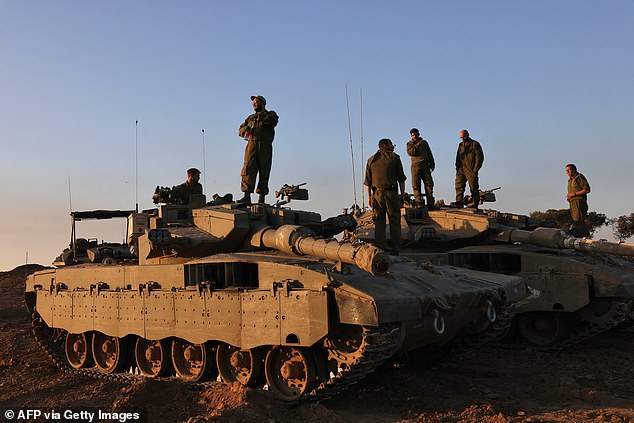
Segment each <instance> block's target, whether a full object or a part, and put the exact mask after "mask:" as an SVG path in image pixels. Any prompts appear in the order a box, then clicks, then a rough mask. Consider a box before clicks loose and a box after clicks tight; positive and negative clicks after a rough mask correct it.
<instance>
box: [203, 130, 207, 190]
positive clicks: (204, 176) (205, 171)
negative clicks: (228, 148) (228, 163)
mask: <svg viewBox="0 0 634 423" xmlns="http://www.w3.org/2000/svg"><path fill="white" fill-rule="evenodd" d="M205 186H207V170H206V169H205V128H203V194H204V193H205Z"/></svg>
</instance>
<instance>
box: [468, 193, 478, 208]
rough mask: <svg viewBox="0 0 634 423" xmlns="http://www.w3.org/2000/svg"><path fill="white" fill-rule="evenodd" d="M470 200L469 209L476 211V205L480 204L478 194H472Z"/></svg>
mask: <svg viewBox="0 0 634 423" xmlns="http://www.w3.org/2000/svg"><path fill="white" fill-rule="evenodd" d="M471 197H472V200H471V204H469V208H470V209H476V210H477V209H478V205H479V204H480V196H479V195H478V194H473V195H472V196H471Z"/></svg>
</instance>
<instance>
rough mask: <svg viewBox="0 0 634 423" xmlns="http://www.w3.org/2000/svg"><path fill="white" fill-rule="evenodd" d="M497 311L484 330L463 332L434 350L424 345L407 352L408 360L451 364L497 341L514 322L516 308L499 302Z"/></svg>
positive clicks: (439, 364)
mask: <svg viewBox="0 0 634 423" xmlns="http://www.w3.org/2000/svg"><path fill="white" fill-rule="evenodd" d="M495 311H496V315H497V318H496V319H495V321H494V322H492V323H491V324H489V325H488V326H487V327H486V328H485V329H484V330H482V331H477V332H472V333H463V334H462V335H459V336H457V337H456V338H454V339H452V340H451V341H449V342H448V343H446V344H444V345H442V346H440V347H438V348H434V349H433V350H429V349H428V348H426V347H423V348H422V349H420V350H414V351H411V352H409V353H405V356H406V357H405V359H406V361H411V360H414V361H415V362H416V361H421V362H432V363H433V366H443V365H446V364H450V363H451V362H453V361H454V360H457V359H459V358H461V357H462V356H464V355H465V354H467V353H469V352H471V351H474V350H477V349H478V348H480V347H482V346H484V345H489V344H491V343H492V342H495V341H497V340H498V339H500V338H501V337H502V336H503V335H504V334H505V333H506V332H507V331H508V329H509V328H510V327H511V325H512V324H513V318H514V317H515V309H514V308H512V307H508V306H506V305H503V304H499V305H497V306H496V307H495Z"/></svg>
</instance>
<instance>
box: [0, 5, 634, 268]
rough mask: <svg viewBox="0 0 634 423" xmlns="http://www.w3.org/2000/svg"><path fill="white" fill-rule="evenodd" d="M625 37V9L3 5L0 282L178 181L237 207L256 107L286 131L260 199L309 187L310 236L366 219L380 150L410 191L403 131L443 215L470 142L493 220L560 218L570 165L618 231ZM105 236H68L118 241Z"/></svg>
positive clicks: (629, 99) (624, 159)
mask: <svg viewBox="0 0 634 423" xmlns="http://www.w3.org/2000/svg"><path fill="white" fill-rule="evenodd" d="M633 20H634V0H612V1H609V2H599V1H594V0H592V1H590V0H555V1H553V0H535V1H530V2H527V1H521V2H520V1H508V0H497V1H494V0H480V1H470V0H446V1H423V0H416V1H400V0H394V1H390V2H387V1H373V0H366V1H354V0H350V1H341V0H336V1H335V0H332V1H331V0H320V1H294V0H287V1H277V0H269V1H267V2H256V1H241V0H236V1H231V2H228V1H212V0H207V1H195V0H189V1H179V2H175V1H158V0H157V1H143V0H138V1H133V2H130V1H123V0H111V1H107V2H106V1H85V0H81V1H80V0H77V1H71V0H59V1H44V0H41V1H35V0H0V61H1V62H0V192H1V193H2V200H1V202H2V213H1V218H0V270H11V269H13V268H14V267H16V266H18V265H21V264H24V263H25V262H27V261H28V262H29V263H39V264H43V265H48V264H50V263H51V262H52V261H53V259H54V258H55V256H57V255H58V254H59V253H60V252H61V250H62V249H63V248H65V247H67V246H68V242H69V237H70V217H69V212H70V210H71V209H72V210H95V209H134V208H135V204H137V203H138V204H139V208H140V209H148V208H152V207H154V205H153V203H152V194H153V192H154V189H155V187H156V186H159V185H160V186H169V187H171V186H174V185H177V184H179V183H182V182H183V181H184V180H185V179H186V170H187V169H188V168H190V167H197V168H199V169H201V170H203V175H202V176H201V182H203V184H204V189H205V193H206V194H207V196H208V198H209V197H211V195H213V194H214V193H219V194H221V195H223V194H225V193H229V192H230V193H233V195H234V197H235V198H239V197H240V196H241V192H240V170H241V167H242V162H243V153H244V147H245V142H244V141H243V140H242V139H241V138H239V137H238V135H237V130H238V127H239V125H240V124H241V123H242V122H243V121H244V119H245V117H246V116H247V115H249V114H250V113H252V106H251V101H250V96H251V95H262V96H264V97H266V99H267V108H268V109H269V110H275V111H276V112H277V114H278V115H279V117H280V121H279V124H278V126H277V128H276V138H275V142H274V153H273V154H274V157H273V170H272V173H271V181H270V189H271V192H274V191H275V190H276V189H278V188H279V187H281V186H282V185H283V184H285V183H288V184H297V183H304V182H305V183H307V185H306V188H308V190H309V192H310V200H308V201H306V202H299V201H298V202H293V203H291V206H293V207H294V208H298V209H303V210H312V211H316V212H319V213H321V214H322V217H323V218H324V219H325V218H327V217H331V216H334V215H337V214H339V213H340V212H341V210H342V208H344V207H349V206H350V205H352V204H353V203H354V197H355V195H354V194H355V193H354V187H355V186H356V197H357V203H359V204H362V202H363V200H364V196H363V194H362V178H363V170H364V164H363V161H364V160H367V158H368V157H369V156H370V155H371V154H373V153H374V152H375V151H376V150H377V142H378V140H379V139H381V138H390V139H392V141H393V142H394V143H395V144H396V152H397V153H398V154H399V155H400V156H401V158H402V160H403V163H404V168H405V171H406V174H408V175H409V158H408V156H407V153H406V150H405V144H406V142H407V141H408V139H409V130H410V129H411V128H412V127H417V128H419V129H420V131H421V135H422V136H423V138H425V139H426V140H427V141H428V142H429V144H430V146H431V149H432V151H433V154H434V157H435V160H436V170H435V172H434V173H433V177H434V182H435V189H434V194H435V197H436V198H437V199H444V200H445V201H446V202H449V201H452V200H453V198H454V196H455V192H454V176H455V169H454V161H455V154H456V149H457V147H458V143H459V142H460V140H459V138H458V133H459V131H460V130H461V129H463V128H466V129H468V130H469V132H470V134H471V137H472V138H474V139H476V140H478V141H479V142H480V143H481V145H482V148H483V150H484V154H485V161H484V166H483V168H482V170H481V172H480V186H481V188H483V189H487V188H495V187H498V186H499V187H501V189H500V190H499V191H497V192H496V193H497V198H498V201H497V202H496V203H494V204H492V205H491V206H492V207H494V208H496V209H498V210H502V211H508V212H515V213H521V214H528V213H530V212H531V211H536V210H542V211H543V210H546V209H550V208H554V209H560V208H566V207H567V204H566V201H565V194H566V182H567V176H566V175H565V172H564V167H565V165H566V164H567V163H575V164H576V165H577V167H578V169H579V171H580V172H581V173H582V174H584V175H585V176H586V177H587V179H588V181H589V183H590V186H591V188H592V192H591V193H590V194H589V200H588V201H589V206H590V210H593V211H597V212H599V213H604V214H606V215H607V216H608V217H618V216H621V215H624V214H628V215H629V214H630V213H632V212H634V201H633V196H632V187H631V185H630V183H631V181H632V180H633V176H634V170H633V166H632V160H633V158H634V139H632V132H631V126H632V121H633V119H634V25H632V21H633ZM346 89H347V92H348V97H347V98H346ZM346 100H348V104H349V111H350V127H351V135H350V132H349V126H348V109H347V107H346ZM137 121H138V124H137V123H136V122H137ZM361 122H362V124H361ZM361 129H363V130H361ZM203 130H204V132H203ZM361 135H363V137H361ZM361 138H362V139H363V143H362V142H361ZM350 139H352V145H353V154H354V164H355V166H354V178H353V168H352V158H351V151H350V150H351V148H350ZM406 185H407V190H408V192H411V185H410V181H409V180H408V181H407V182H406ZM267 199H268V200H269V201H272V200H273V196H272V195H269V197H268V198H267ZM365 202H366V203H367V199H365ZM86 225H90V224H86ZM116 225H118V226H115V227H109V228H107V229H105V230H106V232H107V233H106V234H104V235H97V234H98V233H99V232H100V231H102V230H104V228H103V227H100V228H97V227H91V226H88V231H95V233H94V234H93V233H82V232H81V230H82V228H83V227H82V228H80V232H79V235H80V236H84V237H101V236H104V237H106V236H109V237H112V238H107V239H106V240H107V241H113V242H120V241H121V240H122V239H123V236H124V234H125V229H124V227H123V224H121V223H117V224H116ZM102 226H104V225H102ZM605 232H606V233H607V235H608V236H610V231H609V230H608V229H606V230H605ZM113 234H114V235H113Z"/></svg>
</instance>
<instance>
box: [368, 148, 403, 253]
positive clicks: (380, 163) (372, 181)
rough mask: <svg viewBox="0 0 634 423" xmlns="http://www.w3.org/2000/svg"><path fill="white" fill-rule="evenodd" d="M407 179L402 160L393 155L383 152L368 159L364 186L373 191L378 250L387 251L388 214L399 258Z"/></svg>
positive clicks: (373, 217)
mask: <svg viewBox="0 0 634 423" xmlns="http://www.w3.org/2000/svg"><path fill="white" fill-rule="evenodd" d="M406 179H407V177H406V176H405V173H404V172H403V164H402V163H401V158H400V157H399V155H398V154H396V153H394V152H393V151H386V150H379V151H377V152H376V154H374V155H373V156H372V157H370V158H369V159H368V163H367V165H366V168H365V180H364V182H363V183H364V185H366V186H368V187H371V188H372V198H370V201H371V205H372V220H373V221H374V234H375V235H374V237H375V239H376V244H377V246H378V247H379V248H384V249H386V246H387V242H386V239H385V224H386V218H385V215H386V214H387V217H388V219H389V221H390V237H391V239H392V253H394V254H398V252H399V251H400V249H401V197H400V196H399V192H398V187H399V183H403V182H404V181H405V180H406Z"/></svg>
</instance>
